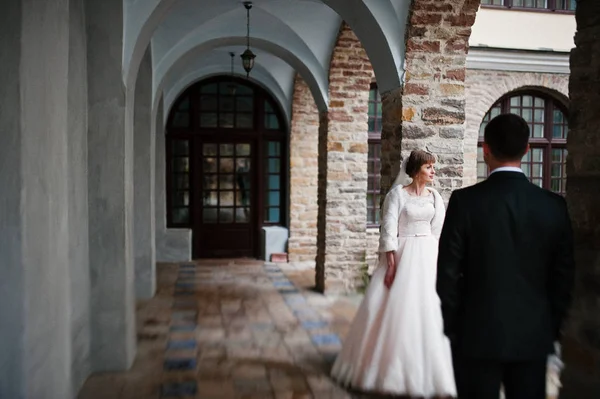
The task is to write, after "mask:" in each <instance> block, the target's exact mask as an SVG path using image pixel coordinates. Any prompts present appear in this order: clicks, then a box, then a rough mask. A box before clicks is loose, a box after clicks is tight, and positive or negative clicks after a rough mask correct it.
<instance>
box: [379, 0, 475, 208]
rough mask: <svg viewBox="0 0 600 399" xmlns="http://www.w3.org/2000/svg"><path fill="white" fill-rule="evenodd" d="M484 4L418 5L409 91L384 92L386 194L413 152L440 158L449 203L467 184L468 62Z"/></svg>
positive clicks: (409, 39) (411, 33)
mask: <svg viewBox="0 0 600 399" xmlns="http://www.w3.org/2000/svg"><path fill="white" fill-rule="evenodd" d="M478 6H479V1H478V0H464V1H454V0H453V1H450V0H445V1H436V2H433V1H429V0H415V1H413V4H412V9H411V11H410V14H409V23H408V26H407V31H406V72H405V85H404V88H398V89H397V90H394V91H391V92H389V93H383V96H382V102H383V106H382V109H383V132H382V190H383V192H384V193H385V192H387V190H388V189H389V187H390V185H391V183H392V181H393V178H394V176H395V175H396V174H397V172H398V169H399V165H400V160H401V158H402V157H406V156H407V155H408V154H409V153H410V151H412V150H413V149H417V148H420V149H426V150H428V151H430V152H432V153H434V154H435V155H436V156H437V158H438V176H439V180H437V188H438V189H439V190H440V192H441V193H442V195H443V196H444V197H445V198H446V199H447V198H448V197H449V195H450V193H451V192H452V190H453V189H456V188H459V187H462V185H463V174H464V171H463V164H464V156H463V138H464V127H465V60H466V53H467V48H468V41H469V36H470V35H471V26H472V25H473V23H474V22H475V14H476V12H477V9H478Z"/></svg>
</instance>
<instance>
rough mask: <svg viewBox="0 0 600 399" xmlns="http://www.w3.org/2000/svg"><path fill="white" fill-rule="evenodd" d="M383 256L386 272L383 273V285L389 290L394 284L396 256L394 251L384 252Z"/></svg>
mask: <svg viewBox="0 0 600 399" xmlns="http://www.w3.org/2000/svg"><path fill="white" fill-rule="evenodd" d="M385 256H386V259H387V270H386V272H385V278H384V279H383V283H384V284H385V286H386V287H387V288H388V289H390V288H391V287H392V284H393V283H394V278H395V277H396V256H395V253H394V251H389V252H386V253H385Z"/></svg>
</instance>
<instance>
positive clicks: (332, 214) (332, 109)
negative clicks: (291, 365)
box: [316, 23, 374, 292]
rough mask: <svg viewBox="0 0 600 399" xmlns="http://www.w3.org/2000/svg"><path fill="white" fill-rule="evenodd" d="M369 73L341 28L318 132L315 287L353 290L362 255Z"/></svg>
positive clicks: (352, 38) (359, 48) (352, 40)
mask: <svg viewBox="0 0 600 399" xmlns="http://www.w3.org/2000/svg"><path fill="white" fill-rule="evenodd" d="M373 76H374V75H373V69H372V67H371V63H370V62H369V59H368V57H367V54H366V51H365V50H364V48H363V47H362V45H361V43H360V41H359V40H358V38H357V37H356V35H355V34H354V32H353V31H352V30H351V29H350V28H349V27H348V25H346V24H345V23H344V24H343V25H342V27H341V29H340V33H339V36H338V41H337V45H336V47H335V49H334V51H333V55H332V58H331V66H330V70H329V82H330V83H329V84H330V85H329V112H328V113H324V114H322V115H321V121H320V128H319V162H318V163H319V173H318V177H319V187H318V205H319V208H318V209H319V210H318V222H317V224H318V229H319V231H318V240H317V246H318V248H317V273H316V286H317V289H319V290H320V291H323V290H325V288H326V289H327V290H328V291H330V292H331V291H347V290H353V289H354V288H355V287H356V285H357V284H360V281H361V279H360V273H361V272H360V269H361V266H362V263H363V262H364V257H365V250H366V224H367V213H366V203H365V201H366V195H367V156H368V145H367V140H368V135H367V131H368V123H367V122H368V101H369V90H370V85H371V81H372V79H373Z"/></svg>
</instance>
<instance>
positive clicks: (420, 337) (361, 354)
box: [331, 150, 456, 398]
mask: <svg viewBox="0 0 600 399" xmlns="http://www.w3.org/2000/svg"><path fill="white" fill-rule="evenodd" d="M434 162H435V157H434V156H433V155H432V154H430V153H428V152H426V151H421V150H415V151H413V152H412V153H411V154H410V156H409V157H408V159H407V160H406V161H405V162H404V163H403V164H402V168H401V171H400V173H399V175H398V177H397V178H396V181H395V182H394V185H393V186H392V188H391V189H390V191H389V193H388V194H387V196H386V198H385V202H384V204H383V212H382V219H381V232H380V239H379V253H380V256H379V259H380V260H379V265H378V268H377V269H376V270H375V273H374V274H373V278H372V279H371V282H370V284H369V287H368V289H367V292H366V294H365V297H364V299H363V302H362V304H361V306H360V308H359V309H358V312H357V314H356V317H355V319H354V321H353V323H352V326H351V327H350V330H349V332H348V335H347V336H346V339H345V341H344V345H343V347H342V350H341V352H340V354H339V355H338V357H337V359H336V361H335V363H334V365H333V368H332V371H331V374H332V377H333V378H334V379H335V380H336V381H338V382H339V383H340V384H342V385H344V386H347V387H351V388H352V389H357V390H361V391H373V392H377V393H385V394H394V395H396V394H397V395H408V396H416V397H425V398H431V397H448V396H449V397H455V396H456V386H455V382H454V371H453V368H452V356H451V351H450V342H449V341H448V339H447V338H446V337H445V335H444V333H443V327H442V313H441V308H440V300H439V298H438V296H437V293H436V290H435V283H436V269H437V266H436V263H437V254H438V239H439V235H440V232H441V229H442V224H443V222H444V215H445V209H444V203H443V200H442V197H441V196H440V194H439V193H438V192H437V191H435V190H434V189H432V188H430V187H426V185H427V184H428V183H431V182H432V181H433V177H434V174H435V171H434V168H433V164H434ZM411 180H412V182H411ZM408 183H410V184H408ZM405 184H408V185H405Z"/></svg>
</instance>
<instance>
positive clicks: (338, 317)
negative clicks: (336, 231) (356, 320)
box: [79, 260, 356, 399]
mask: <svg viewBox="0 0 600 399" xmlns="http://www.w3.org/2000/svg"><path fill="white" fill-rule="evenodd" d="M313 276H314V273H313V272H311V271H298V270H294V269H289V268H287V269H286V270H285V273H284V272H283V271H282V270H281V268H280V267H279V266H277V265H274V264H271V265H269V264H267V265H264V264H263V263H260V262H257V261H250V260H236V261H211V262H210V263H208V262H197V263H187V264H180V265H160V266H159V268H158V280H159V287H158V293H157V295H156V297H155V298H153V299H152V300H150V301H147V302H144V303H141V304H140V305H139V306H138V311H137V316H138V354H137V358H136V361H135V364H134V366H133V368H132V369H131V370H130V371H128V372H125V373H114V374H103V375H94V376H93V377H91V378H90V379H89V380H88V381H87V382H86V384H85V386H84V387H83V389H82V390H81V392H80V395H79V398H80V399H97V398H98V399H99V398H102V399H108V398H111V399H112V398H114V399H133V398H135V399H146V398H148V399H158V398H207V399H208V398H232V399H233V398H261V399H269V398H290V399H291V398H318V399H321V398H323V399H327V398H350V397H352V396H350V395H349V394H347V393H346V392H345V391H344V390H342V389H340V388H338V387H336V386H335V384H333V383H332V382H331V381H330V380H329V379H328V378H327V371H328V369H329V367H330V364H331V362H332V360H333V358H334V356H335V354H336V353H337V351H338V350H339V348H340V344H341V343H340V336H344V335H345V334H346V332H347V329H348V327H349V323H350V320H351V319H352V317H353V315H354V312H355V309H356V306H355V303H353V301H352V298H348V299H345V298H344V299H331V298H327V297H324V296H322V295H319V294H317V293H314V292H312V291H310V289H309V287H311V286H312V285H313V282H314V280H313V278H314V277H313ZM354 302H355V301H354Z"/></svg>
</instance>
